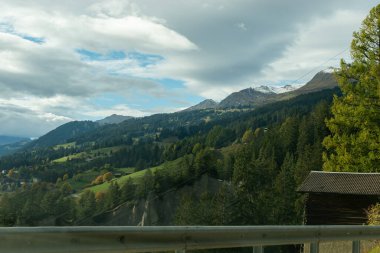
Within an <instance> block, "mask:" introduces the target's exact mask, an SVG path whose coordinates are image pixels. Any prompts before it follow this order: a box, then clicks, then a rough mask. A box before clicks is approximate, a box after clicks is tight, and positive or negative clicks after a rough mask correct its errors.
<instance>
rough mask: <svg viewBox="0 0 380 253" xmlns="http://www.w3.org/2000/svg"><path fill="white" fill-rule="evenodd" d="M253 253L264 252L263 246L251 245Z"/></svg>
mask: <svg viewBox="0 0 380 253" xmlns="http://www.w3.org/2000/svg"><path fill="white" fill-rule="evenodd" d="M253 253H264V248H263V246H255V247H253Z"/></svg>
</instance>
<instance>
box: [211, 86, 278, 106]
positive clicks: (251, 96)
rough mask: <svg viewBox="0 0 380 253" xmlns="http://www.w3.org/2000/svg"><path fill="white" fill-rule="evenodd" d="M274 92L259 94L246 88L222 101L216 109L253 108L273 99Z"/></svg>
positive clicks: (259, 92)
mask: <svg viewBox="0 0 380 253" xmlns="http://www.w3.org/2000/svg"><path fill="white" fill-rule="evenodd" d="M274 95H275V93H274V92H266V93H264V92H261V91H257V90H255V89H253V88H247V89H244V90H241V91H238V92H234V93H232V94H231V95H229V96H227V97H226V98H225V99H223V100H222V101H221V102H220V103H219V105H218V107H219V108H232V107H240V106H255V105H259V104H262V103H264V102H265V101H266V100H267V99H268V98H270V97H273V96H274Z"/></svg>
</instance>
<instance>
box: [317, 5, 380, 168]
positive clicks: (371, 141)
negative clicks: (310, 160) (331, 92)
mask: <svg viewBox="0 0 380 253" xmlns="http://www.w3.org/2000/svg"><path fill="white" fill-rule="evenodd" d="M353 37H354V38H353V40H352V43H351V55H352V59H353V62H352V63H351V64H348V63H346V62H344V61H342V62H341V69H340V70H339V71H337V73H336V76H337V79H338V83H339V86H340V88H341V90H342V92H343V96H342V97H340V98H338V97H335V98H334V102H333V106H332V114H333V117H332V118H331V119H329V120H328V121H327V126H328V128H329V129H330V131H331V135H330V136H328V137H326V138H325V140H324V141H323V144H324V146H325V148H326V149H327V152H325V153H324V155H323V159H324V170H327V171H355V172H374V171H379V170H380V65H379V63H380V5H377V6H376V7H374V8H373V9H372V10H371V11H370V13H369V15H368V16H367V17H366V18H365V20H364V21H363V23H362V27H361V29H360V30H359V32H355V33H354V35H353Z"/></svg>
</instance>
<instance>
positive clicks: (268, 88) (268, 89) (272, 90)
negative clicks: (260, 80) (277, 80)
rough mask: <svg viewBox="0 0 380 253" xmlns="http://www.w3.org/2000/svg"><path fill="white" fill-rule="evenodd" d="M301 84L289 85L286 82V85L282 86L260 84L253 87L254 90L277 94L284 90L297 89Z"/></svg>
mask: <svg viewBox="0 0 380 253" xmlns="http://www.w3.org/2000/svg"><path fill="white" fill-rule="evenodd" d="M301 86H302V85H291V84H287V85H284V86H268V85H260V86H256V87H253V89H254V90H256V91H260V92H262V93H276V94H279V93H284V92H288V91H293V90H296V89H298V88H299V87H301Z"/></svg>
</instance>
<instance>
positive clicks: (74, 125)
mask: <svg viewBox="0 0 380 253" xmlns="http://www.w3.org/2000/svg"><path fill="white" fill-rule="evenodd" d="M97 127H99V124H98V123H96V122H92V121H72V122H68V123H66V124H63V125H61V126H59V127H57V128H56V129H54V130H52V131H50V132H48V133H47V134H45V135H43V136H41V137H40V138H38V139H37V140H35V141H32V142H31V143H29V144H28V145H26V146H25V148H39V147H49V146H54V145H57V144H62V143H65V142H66V141H67V140H69V139H71V138H74V137H76V136H79V135H81V134H84V133H86V132H89V131H91V130H94V129H95V128H97Z"/></svg>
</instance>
